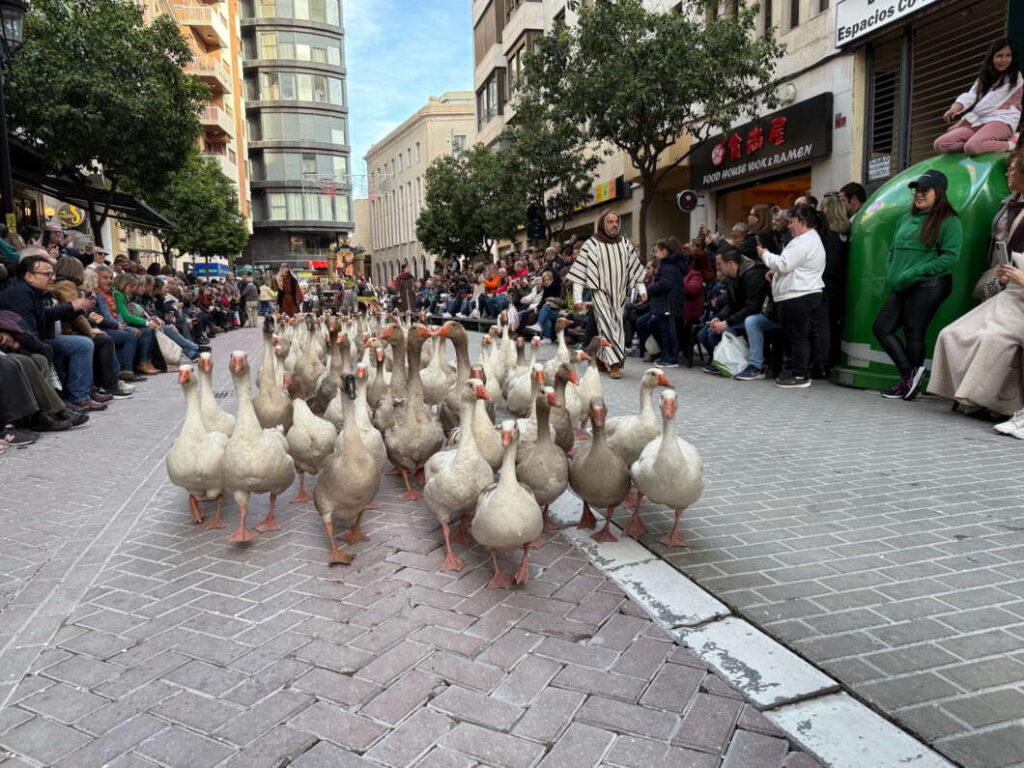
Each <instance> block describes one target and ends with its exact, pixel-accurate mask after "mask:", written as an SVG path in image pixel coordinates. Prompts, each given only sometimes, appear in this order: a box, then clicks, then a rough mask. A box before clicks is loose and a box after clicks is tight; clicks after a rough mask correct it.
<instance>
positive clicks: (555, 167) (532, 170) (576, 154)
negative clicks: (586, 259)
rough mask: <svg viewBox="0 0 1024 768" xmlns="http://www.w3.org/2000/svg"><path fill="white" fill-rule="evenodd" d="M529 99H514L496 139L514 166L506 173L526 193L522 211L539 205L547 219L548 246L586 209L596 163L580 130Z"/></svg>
mask: <svg viewBox="0 0 1024 768" xmlns="http://www.w3.org/2000/svg"><path fill="white" fill-rule="evenodd" d="M532 96H533V94H532V93H531V92H529V91H524V92H523V95H522V96H521V97H520V98H518V99H516V103H515V116H514V117H513V118H512V120H511V121H509V123H508V125H507V126H506V127H505V130H504V131H503V132H502V135H501V137H502V140H503V141H504V150H505V152H506V154H507V156H508V157H510V158H512V159H513V162H514V165H513V167H512V168H511V169H510V173H511V174H512V175H513V176H514V177H516V178H517V179H518V181H519V182H520V183H521V184H522V185H524V187H525V195H526V202H527V205H530V204H534V205H539V206H541V207H543V208H544V210H545V212H546V214H547V217H546V221H545V228H546V230H547V236H548V240H549V241H550V240H551V239H552V237H554V235H556V234H558V233H560V232H562V231H563V230H564V229H565V227H566V225H567V224H568V223H569V219H570V218H571V217H572V215H573V213H575V212H576V211H577V210H579V209H580V208H581V207H583V206H584V205H586V204H587V202H588V198H589V196H590V187H591V180H592V178H593V175H594V171H595V170H597V167H598V165H600V164H601V158H600V157H599V156H598V154H597V153H596V152H592V151H590V149H589V147H588V143H589V141H588V138H587V134H586V132H585V131H584V130H582V128H581V126H580V124H578V123H574V122H572V121H571V120H564V119H560V117H559V115H558V114H557V112H555V111H554V109H553V108H552V106H551V105H550V104H545V103H543V102H541V101H539V100H537V99H536V98H532ZM556 226H557V229H556Z"/></svg>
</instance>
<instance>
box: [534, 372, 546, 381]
mask: <svg viewBox="0 0 1024 768" xmlns="http://www.w3.org/2000/svg"><path fill="white" fill-rule="evenodd" d="M533 378H534V379H535V380H536V381H537V383H539V384H543V383H544V371H534V372H533Z"/></svg>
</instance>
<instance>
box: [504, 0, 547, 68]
mask: <svg viewBox="0 0 1024 768" xmlns="http://www.w3.org/2000/svg"><path fill="white" fill-rule="evenodd" d="M529 31H534V32H543V31H544V3H542V2H538V0H518V2H514V3H509V4H508V14H507V17H506V19H505V28H504V29H502V31H501V43H502V48H503V49H504V53H505V54H506V55H508V54H509V53H511V52H512V50H513V48H515V47H516V44H517V43H518V42H519V39H520V38H521V37H522V36H523V35H524V34H525V33H526V32H529Z"/></svg>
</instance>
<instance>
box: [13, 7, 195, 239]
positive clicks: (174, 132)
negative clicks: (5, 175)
mask: <svg viewBox="0 0 1024 768" xmlns="http://www.w3.org/2000/svg"><path fill="white" fill-rule="evenodd" d="M191 59H192V52H191V49H190V48H189V46H188V43H187V42H186V41H185V39H184V37H182V35H181V32H180V31H179V29H178V25H177V23H176V22H175V21H174V20H173V19H172V18H170V17H169V16H166V15H165V16H160V17H159V18H157V19H155V20H154V21H153V23H152V24H148V25H147V24H146V23H145V20H144V18H143V12H142V7H141V5H139V4H137V3H135V2H134V0H89V2H88V3H83V2H79V1H78V0H33V1H32V3H31V5H30V10H29V13H28V16H27V17H26V21H25V44H24V45H23V46H22V47H21V49H19V51H18V55H17V56H15V57H14V59H13V63H12V65H11V70H10V73H9V79H8V82H7V88H6V96H7V109H8V117H9V120H10V125H11V126H12V127H14V128H16V129H17V130H18V131H20V132H21V133H22V134H23V135H24V136H25V137H26V138H27V139H28V140H29V141H31V142H32V143H33V144H35V145H37V147H38V149H39V150H40V151H41V152H42V153H43V154H44V156H45V157H46V158H47V160H48V161H49V163H50V164H51V165H52V167H53V168H54V169H55V170H56V171H57V172H58V173H60V174H64V175H67V176H71V177H74V178H77V179H79V180H82V181H86V182H88V181H89V180H90V177H93V176H97V175H100V174H102V176H103V179H104V180H105V181H104V184H103V187H102V188H100V187H96V188H95V189H96V192H95V195H94V196H93V199H90V200H89V219H90V224H91V225H92V230H93V234H94V236H95V237H96V238H97V240H98V239H99V237H100V234H99V233H100V227H102V225H103V223H104V221H106V218H107V216H108V213H109V205H110V203H111V201H112V199H113V196H114V193H115V192H117V191H122V190H127V191H131V192H134V193H137V194H141V195H142V196H149V195H151V194H152V193H154V192H156V191H157V190H159V189H160V188H161V187H163V186H164V184H165V183H166V182H167V180H168V178H169V177H170V176H171V174H172V173H173V172H174V171H176V170H177V169H179V168H180V167H181V166H182V165H184V163H185V161H186V159H187V158H188V156H189V152H190V151H191V150H192V148H193V147H194V145H195V143H196V139H197V138H198V136H199V133H200V131H201V130H202V126H201V125H200V123H199V110H200V109H201V108H202V106H203V103H204V102H205V101H206V100H207V99H208V98H209V96H210V90H209V87H208V86H207V85H206V84H205V83H203V82H201V81H200V80H199V79H197V78H195V77H192V76H190V75H186V74H185V73H184V72H183V71H182V67H183V66H184V65H185V64H187V63H188V62H189V61H191Z"/></svg>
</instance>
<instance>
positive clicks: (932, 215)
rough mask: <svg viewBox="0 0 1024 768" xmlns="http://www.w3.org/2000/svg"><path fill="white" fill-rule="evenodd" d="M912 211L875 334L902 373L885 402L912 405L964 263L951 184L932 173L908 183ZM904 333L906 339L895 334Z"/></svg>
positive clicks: (898, 237) (892, 259)
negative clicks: (934, 328)
mask: <svg viewBox="0 0 1024 768" xmlns="http://www.w3.org/2000/svg"><path fill="white" fill-rule="evenodd" d="M909 186H910V188H911V189H913V190H914V202H913V205H912V206H911V208H910V212H909V213H907V214H905V215H904V216H903V218H901V219H900V221H899V224H897V225H896V232H895V234H894V235H893V238H892V244H891V245H890V246H889V256H888V258H887V259H886V268H885V272H886V277H887V278H888V281H889V288H890V289H891V290H892V293H891V294H889V298H888V299H887V300H886V302H885V304H883V305H882V309H881V310H880V311H879V312H878V317H876V318H875V325H874V328H873V330H874V334H875V338H876V339H878V341H879V343H880V344H881V345H882V349H884V350H885V351H886V353H887V354H888V355H889V357H891V358H892V361H893V363H894V364H895V365H896V368H897V369H899V372H900V380H899V381H898V382H896V384H895V386H893V387H892V388H891V389H887V390H885V391H884V392H882V397H887V398H890V399H902V400H913V399H914V398H915V397H916V396H917V393H918V392H919V391H920V390H921V383H922V379H923V378H924V355H925V349H924V339H925V334H926V333H927V332H928V324H929V323H931V321H932V318H933V317H935V313H936V312H938V310H939V306H940V305H941V304H942V302H943V301H945V300H946V299H947V298H948V297H949V294H950V293H951V292H952V290H953V277H952V275H950V270H951V269H952V267H953V265H954V264H956V262H957V260H958V259H959V258H960V250H961V248H962V247H963V227H962V226H961V224H960V218H959V217H958V216H957V213H956V211H955V210H953V206H952V205H950V204H949V200H948V199H947V198H946V189H947V188H948V187H949V181H948V180H947V179H946V176H945V174H943V173H940V172H939V171H934V170H933V171H928V172H926V173H925V174H924V175H923V176H921V177H920V178H919V179H918V180H917V181H912V182H911V183H910V184H909ZM900 328H902V329H903V339H900V337H899V336H897V335H896V332H897V331H899V330H900Z"/></svg>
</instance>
